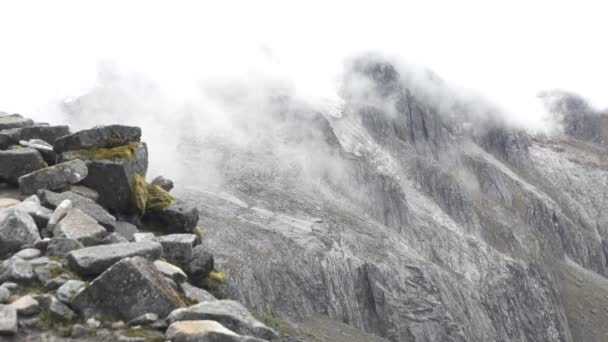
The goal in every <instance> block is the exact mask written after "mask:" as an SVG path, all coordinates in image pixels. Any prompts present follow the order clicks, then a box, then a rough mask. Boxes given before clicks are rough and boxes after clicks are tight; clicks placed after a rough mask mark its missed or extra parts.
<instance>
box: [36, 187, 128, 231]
mask: <svg viewBox="0 0 608 342" xmlns="http://www.w3.org/2000/svg"><path fill="white" fill-rule="evenodd" d="M37 194H38V197H40V202H41V203H42V204H43V205H44V206H46V207H49V208H51V209H55V208H57V206H59V205H60V204H61V203H62V202H63V201H65V200H70V201H72V207H73V208H77V209H80V210H82V211H84V212H85V213H86V214H87V215H89V216H91V217H92V218H94V219H95V220H96V221H97V222H98V223H99V224H100V225H102V226H104V227H105V228H106V229H107V230H108V231H109V232H112V231H114V227H115V226H116V218H115V217H114V216H112V215H110V214H109V213H108V212H107V211H106V210H105V209H104V208H103V207H102V206H101V205H99V204H97V203H95V201H93V200H91V199H89V198H86V197H83V196H80V195H78V194H76V193H73V192H70V191H66V192H62V193H56V192H53V191H50V190H41V191H38V192H37Z"/></svg>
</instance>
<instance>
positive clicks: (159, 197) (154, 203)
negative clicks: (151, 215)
mask: <svg viewBox="0 0 608 342" xmlns="http://www.w3.org/2000/svg"><path fill="white" fill-rule="evenodd" d="M147 189H148V201H147V202H146V210H150V209H163V208H166V207H168V206H169V205H170V204H171V202H173V196H171V194H169V193H168V192H166V191H165V190H163V189H162V188H161V187H159V186H156V185H152V184H148V188H147Z"/></svg>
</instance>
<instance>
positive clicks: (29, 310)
mask: <svg viewBox="0 0 608 342" xmlns="http://www.w3.org/2000/svg"><path fill="white" fill-rule="evenodd" d="M11 306H12V307H14V308H15V310H17V314H19V316H31V315H35V314H37V313H38V312H40V304H39V303H38V301H37V300H36V299H34V297H32V296H30V295H26V296H23V297H21V298H19V299H17V300H16V301H14V302H12V303H11Z"/></svg>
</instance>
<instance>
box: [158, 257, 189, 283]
mask: <svg viewBox="0 0 608 342" xmlns="http://www.w3.org/2000/svg"><path fill="white" fill-rule="evenodd" d="M154 267H156V269H157V270H158V271H159V272H160V273H162V274H163V275H164V276H165V277H167V278H170V279H172V280H173V281H175V282H176V283H178V284H179V283H183V282H184V281H186V279H188V276H186V273H184V271H182V269H181V268H179V267H177V266H175V265H172V264H170V263H168V262H166V261H162V260H156V261H154Z"/></svg>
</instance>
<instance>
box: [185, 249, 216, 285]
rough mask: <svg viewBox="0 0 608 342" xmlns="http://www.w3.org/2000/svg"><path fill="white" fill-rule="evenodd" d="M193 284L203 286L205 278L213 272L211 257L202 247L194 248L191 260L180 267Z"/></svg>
mask: <svg viewBox="0 0 608 342" xmlns="http://www.w3.org/2000/svg"><path fill="white" fill-rule="evenodd" d="M182 266H183V270H184V271H185V272H186V274H187V275H188V277H189V278H190V280H191V281H192V283H193V284H196V285H204V284H205V283H206V280H207V276H208V275H209V273H210V272H211V271H213V255H212V254H211V253H210V252H209V251H207V249H206V248H205V247H203V246H202V245H198V246H196V247H194V249H193V252H192V259H191V260H190V261H189V262H187V263H186V264H184V265H182Z"/></svg>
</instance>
